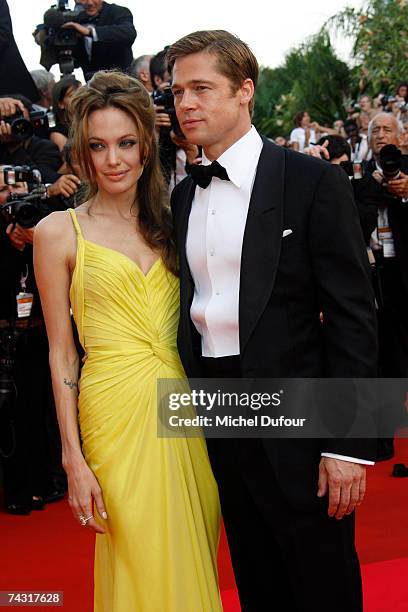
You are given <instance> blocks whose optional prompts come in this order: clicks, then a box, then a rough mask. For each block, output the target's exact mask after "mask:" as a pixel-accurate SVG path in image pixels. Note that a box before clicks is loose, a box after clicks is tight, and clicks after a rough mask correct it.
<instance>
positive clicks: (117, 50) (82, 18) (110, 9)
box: [76, 2, 136, 80]
mask: <svg viewBox="0 0 408 612" xmlns="http://www.w3.org/2000/svg"><path fill="white" fill-rule="evenodd" d="M76 21H78V22H79V23H81V24H84V25H92V26H94V28H95V30H96V34H97V37H98V40H97V41H96V42H95V41H93V42H92V52H91V57H90V58H89V57H88V54H87V52H86V48H85V44H84V40H83V39H82V40H81V41H80V46H79V53H78V54H77V53H76V57H77V60H78V61H77V64H78V66H80V67H81V68H82V70H83V72H84V76H85V79H86V80H89V79H90V78H91V76H92V74H93V73H94V72H96V71H98V70H103V69H106V70H109V69H112V68H118V69H119V70H123V71H124V72H125V71H127V69H128V68H129V66H130V64H131V63H132V60H133V54H132V45H133V43H134V41H135V39H136V30H135V27H134V25H133V16H132V13H131V12H130V11H129V9H127V8H125V7H123V6H118V5H117V4H110V3H108V2H103V3H102V9H101V11H100V13H99V14H98V15H96V17H89V16H88V15H87V14H86V12H85V11H82V12H81V13H79V14H78V16H77V18H76ZM81 38H82V37H81Z"/></svg>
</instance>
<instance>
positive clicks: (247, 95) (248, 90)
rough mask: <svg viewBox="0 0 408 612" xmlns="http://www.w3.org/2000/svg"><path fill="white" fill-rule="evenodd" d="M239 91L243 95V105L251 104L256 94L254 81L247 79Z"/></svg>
mask: <svg viewBox="0 0 408 612" xmlns="http://www.w3.org/2000/svg"><path fill="white" fill-rule="evenodd" d="M239 91H240V94H241V104H249V103H250V101H251V100H252V98H253V97H254V93H255V87H254V84H253V81H252V79H245V81H244V82H243V83H242V85H241V87H240V90H239Z"/></svg>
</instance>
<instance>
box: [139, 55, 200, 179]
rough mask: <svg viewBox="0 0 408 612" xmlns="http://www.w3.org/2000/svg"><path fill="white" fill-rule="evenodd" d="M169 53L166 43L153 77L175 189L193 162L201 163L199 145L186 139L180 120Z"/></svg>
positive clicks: (168, 174) (163, 153) (162, 147)
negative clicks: (176, 107)
mask: <svg viewBox="0 0 408 612" xmlns="http://www.w3.org/2000/svg"><path fill="white" fill-rule="evenodd" d="M166 53H167V48H166V47H165V48H164V49H163V50H162V51H160V52H159V53H157V54H156V55H155V56H153V58H152V59H151V61H150V79H151V82H152V85H153V103H154V105H155V111H156V130H157V132H158V136H159V154H160V162H161V167H162V171H163V175H164V178H165V180H166V181H167V183H168V184H169V189H170V191H171V190H172V189H173V187H174V186H175V185H177V183H179V182H180V181H181V180H183V178H184V177H185V176H186V175H187V173H188V169H189V166H190V165H191V164H194V163H197V160H198V154H199V150H198V147H197V146H196V145H193V144H190V143H188V142H187V141H186V139H185V138H184V134H183V132H182V131H181V128H180V125H179V122H178V120H177V117H176V111H175V108H174V97H173V93H172V91H171V87H170V79H171V76H170V73H169V72H168V69H167V59H166Z"/></svg>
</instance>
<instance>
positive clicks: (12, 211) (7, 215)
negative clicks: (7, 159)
mask: <svg viewBox="0 0 408 612" xmlns="http://www.w3.org/2000/svg"><path fill="white" fill-rule="evenodd" d="M3 178H4V183H5V184H6V185H15V184H16V183H19V182H27V183H29V184H34V188H33V189H32V190H31V191H30V192H29V193H11V194H10V195H9V196H8V198H7V200H6V203H5V204H3V206H1V207H0V213H1V215H2V217H3V218H4V220H5V221H6V223H7V225H9V224H10V223H11V224H13V225H16V224H17V223H18V224H19V225H20V226H21V227H23V228H24V229H28V228H30V227H34V226H35V225H36V224H37V223H38V222H39V221H40V219H42V218H43V217H46V216H47V215H48V214H49V212H50V209H49V206H48V204H47V202H46V200H47V189H46V187H45V185H43V184H42V183H41V174H40V172H39V171H38V170H35V169H31V168H30V167H29V166H6V167H5V168H3Z"/></svg>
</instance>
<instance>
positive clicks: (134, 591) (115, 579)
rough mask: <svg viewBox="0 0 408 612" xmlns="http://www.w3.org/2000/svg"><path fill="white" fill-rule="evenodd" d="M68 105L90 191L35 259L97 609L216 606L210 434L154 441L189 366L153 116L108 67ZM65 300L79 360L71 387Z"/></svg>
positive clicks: (211, 610) (141, 96)
mask: <svg viewBox="0 0 408 612" xmlns="http://www.w3.org/2000/svg"><path fill="white" fill-rule="evenodd" d="M71 110H72V126H71V127H72V137H73V150H74V155H75V156H76V158H77V159H78V161H79V163H80V165H81V168H82V171H83V179H85V180H86V181H87V183H88V186H89V199H88V200H87V202H85V203H84V204H82V205H81V206H80V207H78V208H77V209H76V210H75V211H74V210H69V211H64V212H56V213H53V214H51V215H50V216H49V217H47V218H46V219H44V220H43V221H42V222H41V223H40V224H39V225H38V226H37V228H36V230H35V240H34V258H35V270H36V277H37V283H38V287H39V291H40V296H41V301H42V305H43V310H44V316H45V320H46V325H47V332H48V336H49V343H50V365H51V371H52V378H53V387H54V394H55V398H56V405H57V412H58V421H59V425H60V430H61V438H62V444H63V464H64V467H65V470H66V471H67V475H68V484H69V503H70V506H71V509H72V511H73V514H74V516H75V518H76V520H77V521H78V522H79V523H80V524H81V525H83V526H84V527H85V528H87V529H91V530H94V531H95V532H96V533H97V535H96V546H95V567H94V578H95V595H94V610H95V611H96V612H218V611H221V610H222V607H221V603H220V595H219V589H218V581H217V565H216V555H217V546H218V537H219V517H220V514H219V501H218V491H217V486H216V483H215V480H214V477H213V475H212V472H211V468H210V464H209V460H208V455H207V450H206V446H205V441H204V440H203V439H202V438H159V437H158V436H157V401H156V383H157V379H158V378H182V377H184V372H183V369H182V366H181V363H180V360H179V357H178V354H177V348H176V330H177V321H178V309H179V298H178V279H177V277H176V275H175V274H174V273H175V272H176V258H175V252H174V247H173V245H172V242H171V227H170V222H169V218H168V215H169V212H168V208H167V206H166V203H165V196H164V194H165V187H164V186H163V183H162V179H161V174H160V170H159V161H158V154H157V145H156V139H155V135H154V110H153V108H152V104H151V101H150V98H149V95H148V93H147V92H146V91H145V90H144V87H143V86H142V85H140V84H139V83H138V82H137V81H136V80H134V79H132V78H131V77H128V76H125V75H123V74H120V73H114V72H100V73H97V74H96V75H95V76H94V77H93V79H92V80H91V81H90V83H89V84H88V85H87V86H84V87H81V88H80V89H79V90H78V91H77V92H76V94H75V96H74V99H73V102H72V109H71ZM70 308H71V309H72V312H73V315H74V319H75V323H76V326H77V329H78V334H79V338H80V342H81V344H82V346H83V348H84V350H85V352H86V355H87V358H86V361H85V364H84V366H83V369H82V373H81V377H80V380H79V381H78V371H79V359H78V355H77V352H76V350H75V345H74V340H73V335H72V330H71V323H70ZM78 424H79V427H78ZM93 506H94V507H93Z"/></svg>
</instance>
